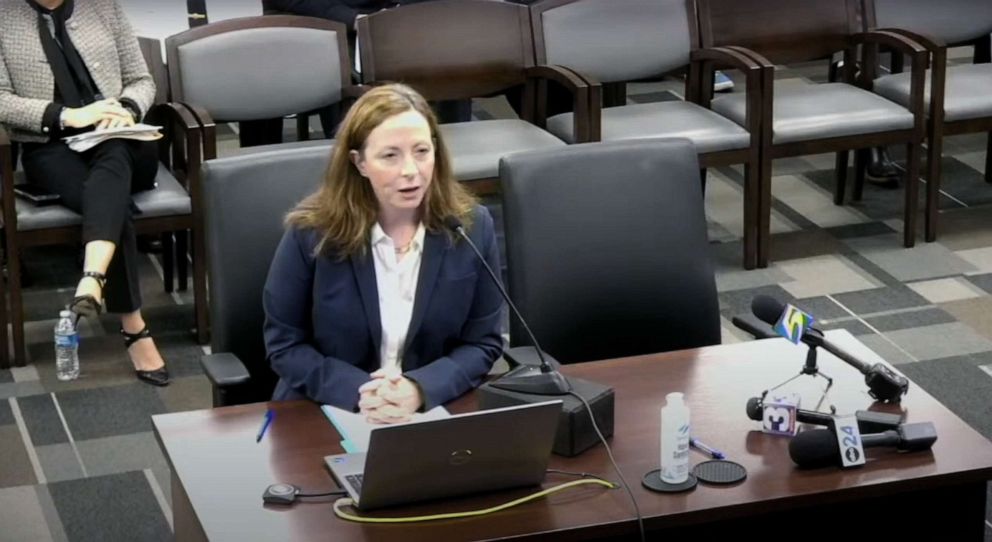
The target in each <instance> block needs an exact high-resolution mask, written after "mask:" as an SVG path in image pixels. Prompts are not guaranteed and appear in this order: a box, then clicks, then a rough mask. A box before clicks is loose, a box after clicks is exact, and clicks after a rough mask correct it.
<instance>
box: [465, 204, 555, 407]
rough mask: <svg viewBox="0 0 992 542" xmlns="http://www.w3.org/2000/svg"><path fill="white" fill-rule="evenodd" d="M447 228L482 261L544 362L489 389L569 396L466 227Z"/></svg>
mask: <svg viewBox="0 0 992 542" xmlns="http://www.w3.org/2000/svg"><path fill="white" fill-rule="evenodd" d="M446 223H447V226H448V227H449V228H451V229H452V230H453V231H454V232H455V233H457V234H458V235H459V236H460V237H461V238H462V239H464V240H465V242H466V243H468V246H469V247H471V248H472V250H473V251H474V252H475V255H476V256H478V257H479V261H480V262H482V266H483V267H484V268H485V269H486V272H488V273H489V277H490V278H491V279H492V280H493V283H494V284H495V285H496V288H498V289H499V293H500V295H502V296H503V299H504V300H506V304H507V305H508V306H509V307H510V310H512V311H513V314H514V316H516V318H517V321H519V322H520V323H521V324H523V327H524V331H526V332H527V336H528V337H530V341H531V344H533V345H534V350H536V351H537V357H538V359H539V360H541V364H540V365H539V366H537V367H535V366H533V365H521V366H520V367H518V368H516V369H513V370H512V371H510V372H508V373H506V374H505V375H503V376H502V377H500V378H497V379H496V380H493V381H492V382H490V383H489V385H490V386H492V387H494V388H498V389H501V390H506V391H514V392H519V393H530V394H534V395H568V394H569V393H571V392H572V385H571V384H570V383H569V382H568V379H566V378H565V376H564V375H562V374H561V373H560V372H558V370H556V369H555V368H554V367H553V366H552V365H551V364H550V363H548V360H547V359H545V357H544V352H542V351H541V346H540V344H538V342H537V337H535V336H534V333H533V332H531V330H530V326H528V325H527V321H526V320H524V317H523V316H521V315H520V311H518V310H517V307H516V305H514V304H513V301H511V300H510V295H509V294H508V293H506V289H505V288H503V282H502V281H501V280H499V278H498V277H497V276H496V272H495V271H493V269H492V268H491V267H489V262H487V261H486V258H485V257H484V256H483V255H482V252H481V251H480V250H479V247H477V246H475V243H473V242H472V239H471V238H469V236H468V234H467V233H465V227H464V226H462V225H461V223H460V222H457V221H455V220H449V221H446Z"/></svg>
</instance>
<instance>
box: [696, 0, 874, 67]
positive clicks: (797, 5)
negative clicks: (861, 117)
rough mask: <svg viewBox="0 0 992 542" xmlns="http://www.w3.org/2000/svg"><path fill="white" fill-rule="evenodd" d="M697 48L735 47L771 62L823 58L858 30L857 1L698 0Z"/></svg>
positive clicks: (838, 47)
mask: <svg viewBox="0 0 992 542" xmlns="http://www.w3.org/2000/svg"><path fill="white" fill-rule="evenodd" d="M698 6H699V34H700V41H701V45H702V47H704V48H706V47H718V46H722V45H740V46H744V47H747V48H749V49H752V50H754V51H756V52H758V53H761V54H762V55H764V56H765V57H766V58H768V59H769V60H771V61H772V62H774V63H776V64H787V63H791V62H805V61H809V60H818V59H821V58H829V56H830V55H831V54H833V53H835V52H837V51H841V50H844V49H845V48H847V47H849V43H848V42H849V39H848V38H849V36H850V35H851V34H855V33H858V32H860V31H861V25H862V22H861V0H698Z"/></svg>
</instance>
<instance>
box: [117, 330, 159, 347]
mask: <svg viewBox="0 0 992 542" xmlns="http://www.w3.org/2000/svg"><path fill="white" fill-rule="evenodd" d="M121 335H123V336H124V348H131V345H132V344H134V343H136V342H138V341H140V340H141V339H147V338H149V337H151V336H152V332H151V331H150V330H149V329H148V326H145V327H143V328H142V329H141V331H139V332H137V333H128V332H127V331H124V328H121Z"/></svg>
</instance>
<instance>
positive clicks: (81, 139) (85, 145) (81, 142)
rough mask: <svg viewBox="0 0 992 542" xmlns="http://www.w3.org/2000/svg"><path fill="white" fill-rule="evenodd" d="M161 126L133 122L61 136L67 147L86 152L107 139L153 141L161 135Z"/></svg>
mask: <svg viewBox="0 0 992 542" xmlns="http://www.w3.org/2000/svg"><path fill="white" fill-rule="evenodd" d="M161 129H162V127H161V126H151V125H148V124H135V125H132V126H121V127H118V128H105V129H103V130H99V129H98V130H93V131H92V132H86V133H83V134H79V135H74V136H69V137H64V138H62V140H63V141H65V142H66V145H69V148H70V149H72V150H74V151H76V152H86V151H88V150H90V149H92V148H93V147H95V146H97V145H99V144H100V143H103V142H104V141H106V140H108V139H115V138H120V139H136V140H138V141H155V140H157V139H160V138H161V137H162V134H161V132H159V130H161Z"/></svg>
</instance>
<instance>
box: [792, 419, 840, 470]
mask: <svg viewBox="0 0 992 542" xmlns="http://www.w3.org/2000/svg"><path fill="white" fill-rule="evenodd" d="M789 457H791V458H792V462H793V463H795V464H796V465H799V466H800V467H801V468H804V469H816V468H819V467H829V466H831V465H837V464H839V463H840V447H839V446H838V445H837V437H835V436H834V434H833V432H831V431H830V430H829V429H810V430H808V431H803V432H802V433H799V434H798V435H796V436H794V437H792V441H791V442H789Z"/></svg>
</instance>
